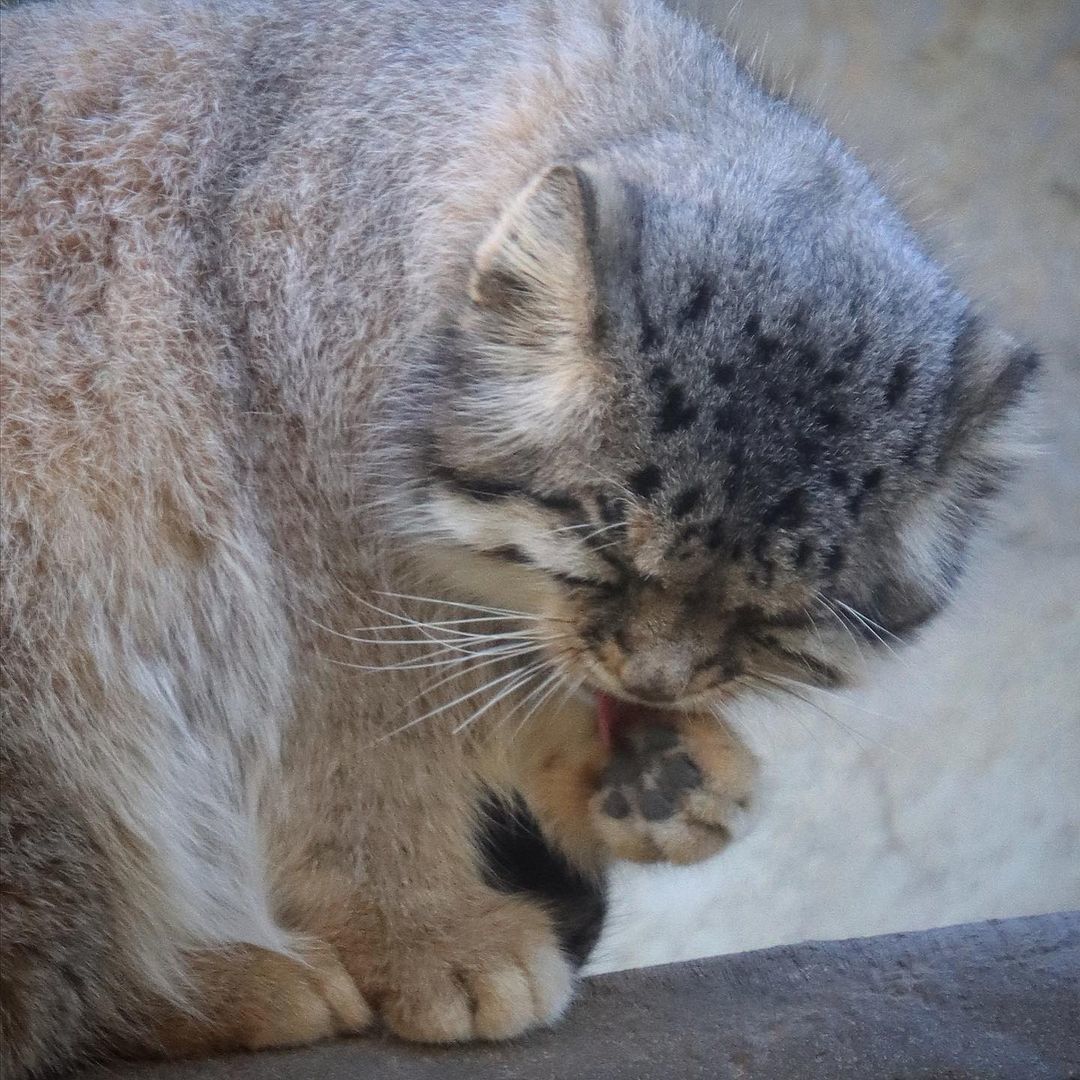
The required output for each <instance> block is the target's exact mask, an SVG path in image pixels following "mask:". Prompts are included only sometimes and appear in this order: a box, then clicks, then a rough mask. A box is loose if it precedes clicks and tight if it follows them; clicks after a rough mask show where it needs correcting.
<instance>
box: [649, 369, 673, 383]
mask: <svg viewBox="0 0 1080 1080" xmlns="http://www.w3.org/2000/svg"><path fill="white" fill-rule="evenodd" d="M669 382H671V367H670V365H668V364H657V365H656V367H654V368H653V369H652V371H650V372H649V383H650V385H652V386H667V384H668V383H669Z"/></svg>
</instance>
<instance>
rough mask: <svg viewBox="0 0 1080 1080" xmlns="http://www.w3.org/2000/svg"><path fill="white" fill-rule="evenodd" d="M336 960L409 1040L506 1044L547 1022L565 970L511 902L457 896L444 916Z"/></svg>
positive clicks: (560, 1003) (533, 920)
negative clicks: (448, 915) (377, 946)
mask: <svg viewBox="0 0 1080 1080" xmlns="http://www.w3.org/2000/svg"><path fill="white" fill-rule="evenodd" d="M383 945H384V947H383V948H381V949H379V950H378V952H379V954H376V955H373V954H372V953H371V952H370V951H368V949H367V948H365V943H363V942H360V943H358V948H357V949H356V950H354V951H352V954H351V955H347V958H346V963H347V964H348V966H349V968H350V970H351V971H352V973H353V975H354V977H355V978H356V980H357V982H358V983H359V985H360V987H361V988H362V989H363V990H364V992H365V993H366V994H367V995H368V996H369V997H370V998H371V999H372V1000H374V1001H375V1002H377V1007H378V1011H379V1013H380V1014H381V1016H382V1019H383V1021H384V1023H385V1024H386V1026H387V1027H388V1028H390V1030H391V1031H393V1032H394V1033H395V1034H396V1035H399V1036H401V1037H402V1038H404V1039H410V1040H413V1041H416V1042H430V1043H451V1042H465V1041H467V1040H471V1039H509V1038H512V1037H514V1036H515V1035H520V1034H521V1033H522V1032H524V1031H527V1030H528V1029H529V1028H533V1027H538V1026H541V1025H546V1024H551V1023H553V1022H554V1021H555V1020H557V1019H558V1018H559V1017H560V1016H561V1015H562V1013H563V1012H564V1010H565V1009H566V1007H567V1005H568V1004H569V1003H570V998H571V996H572V993H573V968H572V967H571V965H570V963H569V961H568V960H567V958H566V957H565V956H564V955H563V952H562V950H561V949H560V947H559V944H558V941H557V940H556V937H555V934H554V932H553V930H552V927H551V924H550V920H549V919H548V917H547V915H546V914H545V913H544V912H542V911H541V910H540V909H539V908H537V907H536V906H534V905H532V904H530V903H528V902H527V901H521V900H518V899H516V898H513V897H502V896H499V895H498V894H496V893H494V892H492V893H481V894H473V895H470V896H462V897H461V898H460V904H459V905H458V911H457V913H456V915H455V917H454V918H452V919H446V918H445V916H443V917H440V918H433V919H430V920H429V919H426V918H423V917H418V919H417V921H416V924H415V925H412V926H408V925H400V926H397V927H396V928H395V929H394V932H393V940H392V941H390V942H385V943H383Z"/></svg>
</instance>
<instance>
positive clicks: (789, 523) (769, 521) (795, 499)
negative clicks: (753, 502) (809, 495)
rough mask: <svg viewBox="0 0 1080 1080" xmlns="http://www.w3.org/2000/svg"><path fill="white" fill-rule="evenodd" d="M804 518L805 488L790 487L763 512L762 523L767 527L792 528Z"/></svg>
mask: <svg viewBox="0 0 1080 1080" xmlns="http://www.w3.org/2000/svg"><path fill="white" fill-rule="evenodd" d="M805 518H806V489H805V488H801V487H798V488H792V489H791V490H790V491H789V492H788V493H787V494H786V495H784V496H783V498H781V499H780V500H779V502H776V503H774V504H773V505H772V506H771V507H769V509H768V510H767V511H766V512H765V516H764V518H763V519H762V524H763V525H764V526H765V528H767V529H769V528H772V527H774V526H779V527H780V528H781V529H794V528H796V527H797V526H799V525H801V524H802V523H803V521H804V520H805Z"/></svg>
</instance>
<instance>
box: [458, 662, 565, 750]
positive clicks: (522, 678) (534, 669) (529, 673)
mask: <svg viewBox="0 0 1080 1080" xmlns="http://www.w3.org/2000/svg"><path fill="white" fill-rule="evenodd" d="M545 667H547V661H546V660H544V661H541V662H540V663H538V664H533V665H532V666H531V667H528V668H526V669H525V670H524V671H523V672H516V673H515V674H517V675H518V678H517V679H516V680H515V681H514V682H512V683H511V684H510V685H509V686H507V687H504V688H503V689H502V690H500V691H499V692H498V693H497V694H496V695H495V696H494V697H493V698H492V699H491V700H490V701H488V702H487V703H486V704H484V705H482V706H481V707H480V708H479V709H477V710H476V712H474V713H473V714H472V716H470V717H469V718H468V719H467V720H462V721H461V723H460V724H458V725H457V727H455V728H454V729H453V730H454V734H455V735H458V734H460V733H461V732H462V731H464V730H465V729H466V728H467V727H469V725H471V724H474V723H475V722H476V721H477V720H479V719H480V717H481V716H483V715H484V713H486V712H487V711H488V710H489V709H491V708H493V707H494V706H495V705H497V704H498V703H499V702H500V701H502V699H503V698H504V697H506V696H507V694H512V693H513V692H514V691H515V690H518V689H520V688H521V687H522V686H524V685H525V684H526V683H528V682H529V681H530V680H531V679H532V678H533V676H534V675H537V674H539V672H540V671H541V670H543V669H544V668H545Z"/></svg>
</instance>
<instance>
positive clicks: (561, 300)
mask: <svg viewBox="0 0 1080 1080" xmlns="http://www.w3.org/2000/svg"><path fill="white" fill-rule="evenodd" d="M595 199H596V185H595V183H594V182H593V181H592V180H591V178H590V177H589V176H588V175H587V174H586V172H585V171H584V169H583V168H582V167H579V166H577V165H554V166H552V167H551V168H548V169H546V170H545V171H544V172H542V173H540V174H539V175H538V176H536V177H534V178H533V180H532V181H530V182H529V183H528V184H527V185H526V186H525V188H524V189H523V190H522V191H521V192H520V193H519V194H518V195H517V196H516V197H515V198H514V200H513V201H512V202H511V203H510V205H509V206H508V207H507V208H506V210H505V211H504V213H503V214H502V216H501V217H500V218H499V220H498V222H497V223H496V224H495V226H494V228H493V229H492V230H491V232H490V233H489V234H488V236H487V237H486V238H485V239H484V240H483V242H482V243H481V244H480V246H479V247H478V249H477V251H476V255H475V257H474V260H473V267H472V272H471V275H470V278H469V292H468V300H467V309H466V311H465V312H464V313H463V318H462V324H461V325H462V329H463V330H464V331H465V340H466V341H467V355H468V358H469V359H468V363H469V371H470V376H471V378H470V379H469V380H468V382H467V384H466V385H465V386H463V387H462V388H461V390H460V392H459V395H458V397H457V399H456V404H455V408H456V410H457V412H458V413H459V414H461V413H468V412H470V411H471V412H472V413H474V414H475V417H476V420H475V423H473V424H472V425H471V426H473V427H476V428H477V429H478V430H481V429H482V430H483V431H485V432H486V435H487V438H488V440H489V443H491V444H493V445H496V446H497V445H499V444H501V445H502V447H503V449H506V450H513V449H515V448H523V447H526V446H532V447H536V446H555V445H562V446H567V445H577V446H580V447H583V446H585V445H586V444H587V443H588V440H589V438H590V437H591V433H595V432H596V431H597V430H598V429H599V427H600V425H599V424H598V423H597V422H596V421H597V418H598V416H599V415H600V414H602V413H603V412H604V410H605V409H606V407H607V403H608V402H609V401H610V397H611V393H612V392H613V386H614V380H613V372H612V371H611V369H610V365H609V364H607V363H606V362H605V360H604V357H603V355H602V350H601V349H600V348H599V347H598V326H599V323H600V321H601V304H600V300H599V289H598V286H597V274H596V251H595V246H596V245H595V235H596V228H595V220H596V219H595V205H596V202H595ZM459 426H460V425H459Z"/></svg>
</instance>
